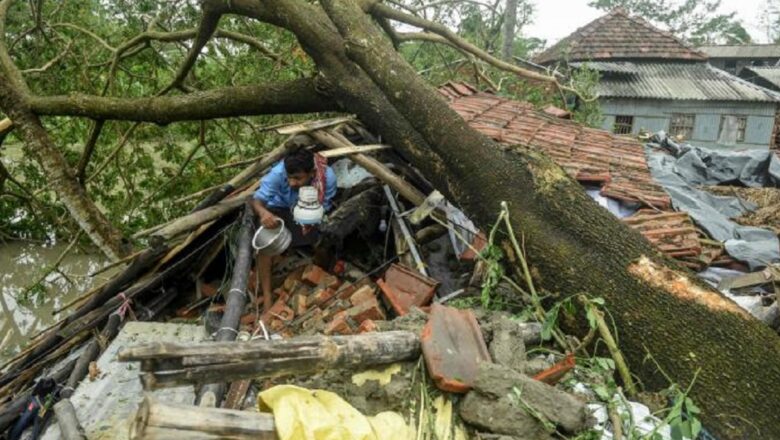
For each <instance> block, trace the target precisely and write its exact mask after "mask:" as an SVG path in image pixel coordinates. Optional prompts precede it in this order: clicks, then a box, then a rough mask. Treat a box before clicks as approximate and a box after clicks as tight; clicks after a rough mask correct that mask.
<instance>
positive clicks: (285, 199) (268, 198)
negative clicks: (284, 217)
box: [253, 161, 338, 211]
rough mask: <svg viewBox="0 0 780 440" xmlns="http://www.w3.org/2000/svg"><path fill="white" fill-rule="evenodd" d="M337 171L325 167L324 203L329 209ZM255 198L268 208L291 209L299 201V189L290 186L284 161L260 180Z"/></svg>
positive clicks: (334, 192)
mask: <svg viewBox="0 0 780 440" xmlns="http://www.w3.org/2000/svg"><path fill="white" fill-rule="evenodd" d="M337 189H338V188H337V186H336V173H334V172H333V169H331V167H326V168H325V200H324V201H323V203H322V205H323V207H324V208H325V211H329V210H330V207H331V203H332V202H333V197H334V196H335V195H336V190H337ZM253 197H254V199H255V200H259V201H261V202H263V204H264V205H265V206H266V208H280V209H290V208H292V207H293V206H295V204H296V203H298V190H297V189H293V188H291V187H290V184H289V183H288V182H287V170H285V169H284V161H280V162H278V163H277V164H276V165H274V166H273V167H271V170H270V171H268V174H266V175H265V176H263V178H262V179H261V180H260V187H259V188H258V189H257V191H255V194H254V196H253Z"/></svg>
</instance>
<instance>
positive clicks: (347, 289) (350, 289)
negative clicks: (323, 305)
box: [338, 278, 374, 299]
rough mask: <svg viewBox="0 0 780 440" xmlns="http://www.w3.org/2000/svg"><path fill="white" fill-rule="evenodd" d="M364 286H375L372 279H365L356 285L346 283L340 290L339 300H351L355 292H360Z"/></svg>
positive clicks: (355, 283)
mask: <svg viewBox="0 0 780 440" xmlns="http://www.w3.org/2000/svg"><path fill="white" fill-rule="evenodd" d="M363 286H374V283H372V282H371V279H370V278H363V279H361V280H359V281H356V282H354V283H349V282H348V283H344V284H343V285H342V286H341V288H339V290H338V294H339V298H341V299H349V297H350V296H352V295H353V294H354V293H355V292H357V291H358V290H360V289H361V288H362V287H363Z"/></svg>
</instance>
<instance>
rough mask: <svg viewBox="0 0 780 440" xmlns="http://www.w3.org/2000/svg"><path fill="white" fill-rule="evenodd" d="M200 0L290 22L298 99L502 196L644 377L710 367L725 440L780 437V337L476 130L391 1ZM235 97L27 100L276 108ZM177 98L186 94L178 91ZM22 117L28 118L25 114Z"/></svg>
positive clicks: (522, 155) (435, 170)
mask: <svg viewBox="0 0 780 440" xmlns="http://www.w3.org/2000/svg"><path fill="white" fill-rule="evenodd" d="M202 3H208V4H210V5H211V7H212V8H214V9H212V10H215V11H217V12H218V13H235V14H238V15H243V16H247V17H251V18H254V19H257V20H260V21H263V22H266V23H269V24H272V25H276V26H279V27H282V28H285V29H287V30H289V31H291V32H293V33H294V34H295V35H296V37H297V38H298V40H299V42H300V44H301V46H302V47H303V49H304V50H305V51H306V52H307V53H308V54H309V55H310V56H311V57H312V59H313V60H314V62H315V63H316V64H317V66H318V68H319V75H318V76H317V78H316V79H315V80H313V81H312V82H313V83H314V85H313V86H311V87H309V86H307V87H305V90H306V92H305V94H310V93H309V92H310V91H311V90H316V91H317V92H319V94H320V96H319V97H312V96H306V97H303V96H299V97H298V98H300V99H302V100H304V101H302V102H305V103H311V102H317V101H319V100H324V102H325V103H331V104H334V105H335V106H337V107H339V108H341V109H342V110H345V111H348V112H350V113H355V114H357V115H358V116H359V117H360V119H361V120H362V121H363V122H364V123H365V124H367V126H368V127H369V128H370V129H371V130H373V131H374V132H375V133H376V134H378V135H381V136H382V139H383V142H385V143H389V144H392V145H393V146H394V147H395V148H397V149H399V150H400V152H401V153H402V154H403V156H404V158H405V159H407V160H408V161H409V162H411V163H412V164H413V165H414V166H415V167H417V168H418V169H420V170H421V171H422V172H423V174H424V175H425V176H426V177H427V178H428V179H430V180H431V183H432V184H434V185H435V186H436V187H437V188H438V189H439V190H440V191H442V193H444V194H445V195H446V196H447V197H448V198H449V199H450V200H452V201H453V202H455V203H457V204H458V205H460V207H461V208H463V210H464V211H465V212H466V213H467V214H468V215H469V216H470V217H472V218H473V219H474V220H475V221H477V223H478V224H480V225H482V226H483V228H484V227H486V226H488V225H490V224H492V222H493V221H494V220H495V217H496V215H497V213H498V212H499V209H500V202H502V201H506V202H507V203H508V204H509V213H510V217H511V222H512V225H513V227H514V228H515V229H516V230H517V231H522V233H523V235H524V238H525V240H524V241H525V246H526V250H527V252H528V259H529V261H530V262H531V265H532V272H533V274H534V277H535V280H536V282H537V283H538V284H539V285H540V286H543V287H544V288H545V289H546V290H549V291H551V292H554V293H559V294H560V295H562V296H570V295H575V294H579V293H582V292H585V293H587V294H589V295H593V296H601V297H603V298H605V299H606V301H607V307H608V308H609V310H610V312H611V314H612V316H613V317H614V319H615V323H616V325H617V329H618V332H619V341H618V342H619V344H620V348H621V350H623V352H624V354H625V355H626V358H627V360H628V362H629V364H630V366H631V369H632V371H633V372H634V373H635V374H638V375H639V376H640V377H641V378H642V380H643V382H644V384H645V385H646V386H648V387H650V388H661V387H665V386H666V385H668V383H666V381H665V379H664V378H663V377H662V375H660V374H659V373H658V369H657V368H656V366H655V365H653V364H652V363H650V362H645V359H646V355H647V354H648V353H650V354H652V355H653V357H654V358H655V360H656V361H657V362H658V364H659V366H660V367H661V368H662V369H663V370H664V371H665V372H666V373H667V374H668V375H669V376H670V377H671V378H672V379H673V380H675V381H676V382H679V383H680V384H681V385H683V386H686V385H688V384H689V383H690V381H691V380H692V379H693V377H694V373H695V372H696V371H697V370H700V372H699V374H698V378H697V380H696V383H695V385H694V386H693V388H692V396H693V397H694V399H695V400H696V401H697V403H699V404H700V406H701V407H702V409H703V415H702V418H703V420H704V422H705V425H706V426H707V427H708V428H709V429H710V430H711V431H714V432H715V434H716V435H717V436H718V437H719V438H780V424H777V423H776V420H775V419H776V417H775V414H777V413H778V411H780V400H778V399H773V398H771V397H770V398H767V396H772V397H773V396H777V395H780V338H778V337H777V335H776V334H774V333H773V332H772V331H771V330H770V329H769V328H767V327H766V326H764V325H762V324H761V323H760V322H758V321H757V320H755V319H753V318H751V317H749V316H748V315H747V314H746V313H744V312H743V311H742V310H741V309H739V308H738V306H736V305H735V304H734V303H733V302H730V301H729V300H727V299H725V298H723V297H722V296H721V295H720V294H718V293H717V292H716V291H714V290H712V289H710V288H708V287H706V286H704V285H702V284H701V283H699V282H698V281H696V280H695V278H694V277H693V274H692V273H690V272H687V271H686V270H684V269H682V268H680V267H679V266H677V265H676V264H675V263H673V262H670V261H669V260H667V259H666V258H665V257H663V256H662V255H660V254H659V253H658V252H656V251H655V250H654V249H653V248H652V247H651V246H650V244H649V243H648V242H647V241H646V240H644V239H643V238H642V237H641V235H640V234H639V233H637V232H634V231H631V230H630V229H629V228H627V227H626V226H625V225H623V224H621V223H620V222H619V221H617V220H616V219H615V218H614V217H613V216H612V215H611V214H610V213H609V212H607V211H606V210H604V209H602V208H601V207H599V206H598V205H597V204H596V203H595V202H593V201H592V200H590V199H589V198H588V197H587V196H586V194H585V193H584V192H583V191H582V188H581V187H580V186H579V184H578V183H577V182H575V181H573V180H572V179H570V178H569V177H568V176H567V175H566V174H565V172H564V171H563V170H562V169H561V168H560V167H558V166H557V165H555V164H554V163H553V162H552V161H551V160H549V159H548V158H547V157H545V156H543V155H541V154H538V153H535V152H534V151H532V150H530V149H525V148H522V147H516V148H514V149H513V151H504V150H502V149H500V148H498V146H497V145H496V144H495V143H494V142H492V141H490V140H489V139H487V138H486V137H484V136H482V135H481V134H479V133H477V132H476V131H475V130H473V129H472V128H470V127H469V126H468V125H467V124H466V123H465V122H464V121H463V120H462V119H461V118H460V117H459V116H458V115H457V114H456V113H455V112H454V111H453V110H451V109H450V108H449V107H448V106H447V103H446V102H444V100H443V99H442V98H441V97H440V96H439V94H438V93H437V92H436V90H434V89H433V88H432V87H431V86H429V85H428V84H426V83H425V82H424V81H423V80H422V79H421V78H419V77H418V76H417V75H416V72H414V70H413V69H412V68H411V67H410V66H409V64H408V63H406V61H405V60H403V59H402V58H401V57H400V55H399V54H398V53H397V52H396V51H395V50H394V48H393V46H392V43H391V42H390V40H389V39H388V38H387V37H386V36H385V35H384V34H382V33H381V30H380V28H379V27H378V26H377V25H376V23H375V22H374V21H373V20H371V19H370V18H369V16H368V15H367V14H366V12H368V13H369V14H377V15H378V16H379V18H382V19H384V18H390V19H393V17H390V16H388V15H387V13H386V11H387V9H389V7H388V6H386V5H383V4H380V3H375V2H373V1H371V0H350V1H346V0H321V2H320V5H321V6H322V7H320V6H319V5H317V4H313V3H309V2H304V1H301V0H274V1H273V2H260V1H257V0H231V1H230V2H225V1H222V0H203V1H202ZM361 7H362V8H363V9H362V10H361V9H360V8H361ZM220 8H221V9H220ZM382 14H384V15H382ZM310 84H311V83H310ZM204 93H205V92H204ZM6 95H7V94H6ZM191 95H192V94H191ZM191 95H188V96H191ZM246 95H247V96H249V94H246ZM230 96H231V97H230V98H229V99H228V100H227V101H225V100H224V94H223V96H222V97H218V98H219V99H215V100H212V101H209V100H208V99H205V102H219V103H220V104H214V105H212V106H211V107H210V108H211V110H210V111H209V113H208V114H209V115H211V116H207V115H204V114H197V113H198V110H196V109H195V107H197V103H199V102H200V101H191V102H189V103H186V104H185V103H181V102H179V101H174V104H173V108H165V109H163V108H159V107H158V106H159V105H160V104H159V103H161V102H164V101H160V100H155V99H163V98H144V99H149V100H154V101H149V102H147V101H136V102H135V103H134V102H133V101H132V100H121V99H116V98H106V100H100V101H97V100H96V98H95V97H70V96H69V97H57V98H56V99H52V100H48V99H46V98H40V99H32V100H31V102H32V103H33V110H34V111H36V112H39V113H41V114H68V115H79V116H86V117H91V118H95V119H112V118H117V117H123V118H129V119H132V120H152V121H155V122H160V123H165V122H172V121H174V120H182V119H185V118H188V117H194V116H197V117H196V118H194V119H207V118H209V117H221V116H232V115H238V114H239V113H240V114H257V113H256V112H259V111H266V110H264V109H258V108H257V107H255V105H256V104H253V103H252V102H250V101H252V100H253V99H255V97H251V98H247V99H246V101H245V102H246V105H247V109H248V110H242V109H238V108H236V107H233V106H228V105H226V104H225V103H226V102H227V103H229V102H232V101H231V100H232V99H233V97H232V95H230ZM258 96H260V98H262V99H268V100H270V102H271V104H272V105H270V106H265V108H266V109H268V108H270V109H275V110H280V109H284V111H295V109H301V106H297V105H294V104H293V103H292V101H288V100H287V99H286V98H285V97H273V96H270V95H266V94H260V95H258ZM323 96H324V98H323ZM174 98H177V99H178V98H179V97H171V98H169V99H174ZM298 98H296V99H298ZM0 99H1V98H0ZM6 99H7V98H6ZM220 99H222V100H220ZM236 99H238V97H237V98H236ZM280 100H282V101H284V103H281V104H280ZM312 100H314V101H312ZM165 102H166V103H167V102H169V101H165ZM82 103H83V104H82ZM139 103H143V104H142V105H141V106H140V108H141V109H139V108H138V107H136V106H138V105H139ZM0 105H2V106H4V107H5V105H3V104H2V102H0ZM307 105H308V104H307ZM144 106H145V107H144ZM222 106H224V107H225V108H221V107H222ZM314 107H316V105H315V106H314ZM309 108H311V107H309ZM280 111H282V110H280ZM47 112H48V113H47ZM253 112H254V113H253ZM147 114H148V115H150V116H147ZM19 115H21V116H24V115H26V113H19ZM214 115H221V116H214ZM9 116H10V117H11V118H12V119H14V120H15V122H20V121H16V119H17V117H16V116H15V115H12V114H9ZM204 116H207V117H204ZM27 117H28V119H29V115H27ZM133 118H135V119H133ZM21 125H28V124H26V123H25V119H22V121H21ZM28 131H29V129H28Z"/></svg>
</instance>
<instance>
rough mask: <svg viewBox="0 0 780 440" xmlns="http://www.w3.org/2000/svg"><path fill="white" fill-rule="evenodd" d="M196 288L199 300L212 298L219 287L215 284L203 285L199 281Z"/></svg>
mask: <svg viewBox="0 0 780 440" xmlns="http://www.w3.org/2000/svg"><path fill="white" fill-rule="evenodd" d="M198 288H199V289H200V296H201V298H205V297H212V296H214V295H216V294H217V293H218V292H219V285H217V283H204V282H201V281H200V280H199V281H198Z"/></svg>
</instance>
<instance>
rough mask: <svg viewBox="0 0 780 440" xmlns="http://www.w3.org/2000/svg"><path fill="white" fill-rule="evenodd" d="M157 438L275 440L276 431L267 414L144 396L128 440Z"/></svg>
mask: <svg viewBox="0 0 780 440" xmlns="http://www.w3.org/2000/svg"><path fill="white" fill-rule="evenodd" d="M168 434H178V435H177V436H176V437H168V436H167V435H168ZM204 435H205V437H204ZM160 438H171V439H174V438H175V439H183V438H186V439H200V438H203V439H212V438H214V439H218V438H229V439H239V440H243V439H247V440H248V439H259V440H264V439H265V440H272V439H273V440H275V439H276V427H275V425H274V418H273V415H271V414H264V413H255V412H251V411H237V410H231V409H215V408H204V407H199V406H191V405H177V404H169V403H162V402H158V401H156V400H154V399H153V398H151V397H150V396H146V397H145V398H144V400H143V401H142V402H141V405H140V406H139V408H138V412H137V413H136V416H135V419H134V421H133V424H132V425H131V426H130V439H131V440H141V439H146V440H148V439H160Z"/></svg>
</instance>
